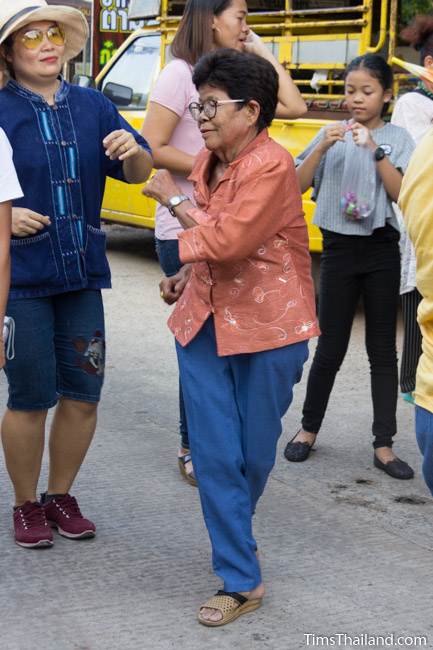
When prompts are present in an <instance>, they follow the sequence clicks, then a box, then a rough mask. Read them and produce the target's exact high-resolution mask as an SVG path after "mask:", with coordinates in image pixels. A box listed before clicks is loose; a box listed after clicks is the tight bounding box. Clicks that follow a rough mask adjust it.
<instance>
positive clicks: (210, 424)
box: [144, 49, 318, 626]
mask: <svg viewBox="0 0 433 650" xmlns="http://www.w3.org/2000/svg"><path fill="white" fill-rule="evenodd" d="M193 81H194V84H195V86H196V87H197V90H198V91H199V102H193V103H192V104H191V105H190V111H191V114H192V116H193V117H194V118H195V119H196V120H198V122H199V127H200V131H201V133H202V136H203V139H204V142H205V145H206V148H207V151H206V150H204V151H203V152H202V153H200V154H199V156H198V158H197V160H196V163H195V165H194V168H193V171H192V174H191V177H190V178H191V180H192V181H193V182H194V185H195V192H194V196H195V200H196V204H197V207H194V206H193V204H192V203H191V202H190V201H189V199H188V197H186V196H184V195H182V194H181V193H180V191H179V189H178V188H177V186H176V184H175V183H174V181H173V179H172V178H171V176H170V174H169V173H168V172H166V171H160V172H158V173H157V174H156V175H155V176H154V178H153V179H152V180H151V181H150V182H148V184H147V185H146V186H145V189H144V193H145V194H146V195H147V196H151V197H153V198H155V199H157V200H158V201H159V202H160V203H162V204H163V205H166V206H168V207H169V209H170V211H171V212H172V214H173V216H174V217H177V219H178V220H179V222H180V223H181V225H182V226H183V228H184V231H183V232H182V233H180V235H179V251H180V258H181V260H182V262H183V263H184V264H186V265H187V266H186V268H185V267H184V269H183V270H182V271H181V272H180V273H179V274H177V275H176V276H174V277H171V278H166V279H165V280H164V281H163V282H162V283H161V293H162V297H163V298H164V299H165V300H166V301H167V302H175V301H176V300H177V305H176V308H175V310H174V312H173V314H172V316H171V318H170V320H169V325H170V328H171V330H172V331H173V333H174V335H175V337H176V347H177V353H178V359H179V367H180V374H181V379H182V385H183V389H184V397H185V405H186V411H187V418H188V422H189V425H190V429H189V431H190V442H191V453H192V458H193V462H194V467H195V469H196V473H197V480H198V487H199V491H200V498H201V503H202V509H203V515H204V518H205V521H206V525H207V528H208V531H209V536H210V540H211V544H212V551H213V567H214V570H215V573H216V574H217V575H218V576H219V577H220V578H222V580H223V581H224V586H223V590H221V591H218V593H217V594H216V596H214V597H213V598H211V599H210V600H209V601H208V602H207V603H205V605H203V606H202V607H201V609H200V611H199V615H198V619H199V622H200V623H202V624H204V625H208V626H219V625H224V624H226V623H229V622H230V621H232V620H234V619H235V618H237V617H238V616H239V615H241V614H244V613H246V612H248V611H252V610H254V609H256V608H257V607H259V606H260V605H261V602H262V598H263V596H264V586H263V582H262V577H261V572H260V566H259V562H258V559H257V545H256V541H255V539H254V537H253V532H252V517H253V514H254V512H255V509H256V505H257V502H258V500H259V498H260V496H261V495H262V493H263V490H264V488H265V485H266V481H267V479H268V476H269V473H270V472H271V470H272V467H273V465H274V462H275V454H276V446H277V442H278V438H279V436H280V433H281V418H282V417H283V415H284V414H285V412H286V411H287V409H288V407H289V405H290V402H291V400H292V391H293V386H294V384H296V383H297V382H298V381H299V380H300V378H301V374H302V368H303V365H304V363H305V361H306V359H307V356H308V339H310V338H311V337H313V336H316V335H317V334H318V325H317V322H316V317H315V303H314V292H313V283H312V280H311V275H310V256H309V252H308V235H307V228H306V225H305V222H304V218H303V212H302V203H301V194H300V190H299V185H298V182H297V179H296V174H295V169H294V164H293V161H292V158H291V156H290V154H289V153H288V152H287V151H286V150H285V149H283V148H282V147H281V146H280V145H278V144H277V143H275V142H274V141H273V140H272V139H270V138H269V135H268V133H267V129H266V127H267V126H269V124H270V123H271V121H272V119H273V117H274V115H275V109H276V106H277V95H278V76H277V73H276V72H275V70H274V68H273V67H272V65H270V64H269V63H268V62H267V61H265V60H264V59H262V58H260V57H258V56H256V55H254V54H247V53H241V52H237V51H235V50H227V49H223V50H218V51H216V52H213V53H211V54H208V55H206V56H205V57H203V58H202V59H201V60H200V61H199V63H198V64H197V66H196V68H195V70H194V76H193ZM188 263H189V265H188Z"/></svg>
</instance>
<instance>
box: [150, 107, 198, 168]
mask: <svg viewBox="0 0 433 650" xmlns="http://www.w3.org/2000/svg"><path fill="white" fill-rule="evenodd" d="M179 121H180V117H179V116H178V115H177V114H176V113H175V112H174V111H171V110H170V109H168V108H166V107H165V106H162V105H161V104H158V103H156V102H152V101H151V102H149V106H148V108H147V113H146V118H145V120H144V122H143V128H142V130H141V135H142V136H143V138H144V139H145V140H147V142H148V143H149V145H150V147H151V149H152V154H153V164H154V166H155V168H156V169H167V170H168V171H169V172H171V173H172V174H176V175H177V176H185V177H187V176H189V175H190V173H191V171H192V166H193V164H194V156H190V155H189V154H187V153H185V152H184V151H181V150H180V149H177V148H176V147H172V146H171V145H170V144H169V142H170V140H171V137H172V135H173V133H174V130H175V128H176V127H177V125H178V123H179ZM197 128H198V127H197Z"/></svg>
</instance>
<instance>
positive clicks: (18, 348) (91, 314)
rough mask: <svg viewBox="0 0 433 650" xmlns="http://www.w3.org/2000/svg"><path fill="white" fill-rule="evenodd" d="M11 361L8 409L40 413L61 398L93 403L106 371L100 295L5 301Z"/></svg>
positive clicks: (96, 292) (80, 293) (84, 292)
mask: <svg viewBox="0 0 433 650" xmlns="http://www.w3.org/2000/svg"><path fill="white" fill-rule="evenodd" d="M7 315H8V316H11V317H12V318H13V319H14V320H15V357H14V358H13V359H12V360H10V361H7V363H6V367H5V372H6V376H7V379H8V383H9V400H8V408H9V409H11V410H17V411H40V410H45V409H48V408H51V407H52V406H55V405H56V404H57V401H58V399H59V397H64V398H67V399H71V400H78V401H82V402H90V403H96V402H99V400H100V397H101V389H102V384H103V382H104V366H105V326H104V309H103V304H102V296H101V292H100V291H99V290H80V291H70V292H67V293H61V294H57V295H55V296H47V297H42V298H40V297H38V298H18V299H13V300H9V302H8V306H7Z"/></svg>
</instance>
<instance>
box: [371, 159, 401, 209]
mask: <svg viewBox="0 0 433 650" xmlns="http://www.w3.org/2000/svg"><path fill="white" fill-rule="evenodd" d="M377 171H378V172H379V174H380V178H381V179H382V183H383V186H384V188H385V190H386V193H387V194H388V196H389V198H390V199H391V200H392V201H394V202H397V200H398V196H399V194H400V189H401V184H402V181H403V176H402V174H401V172H400V171H399V170H398V169H396V168H395V167H394V165H393V164H392V163H391V162H390V160H389V158H387V157H385V158H383V160H381V161H379V162H378V163H377Z"/></svg>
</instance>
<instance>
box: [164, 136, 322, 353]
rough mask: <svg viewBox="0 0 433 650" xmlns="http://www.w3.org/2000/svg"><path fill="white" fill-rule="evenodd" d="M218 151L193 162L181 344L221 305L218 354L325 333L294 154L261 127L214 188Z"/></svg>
mask: <svg viewBox="0 0 433 650" xmlns="http://www.w3.org/2000/svg"><path fill="white" fill-rule="evenodd" d="M212 155H213V154H211V153H210V152H209V151H207V150H204V151H203V152H202V153H200V154H199V156H198V158H197V160H196V163H195V165H194V169H193V172H192V174H191V177H190V178H191V179H192V180H193V181H194V184H195V192H194V197H195V201H196V205H197V207H196V208H192V209H191V210H190V215H191V217H193V218H194V220H195V221H196V222H197V223H198V225H197V226H195V227H194V228H190V229H188V230H184V231H183V232H182V233H181V234H180V235H179V254H180V259H181V260H182V262H184V263H187V262H191V263H192V272H191V277H190V279H189V281H188V283H187V285H186V287H185V290H184V292H183V294H182V296H181V297H180V299H179V300H178V302H177V304H176V307H175V309H174V311H173V313H172V315H171V317H170V320H169V326H170V329H171V331H172V332H173V334H174V335H175V337H176V339H177V340H178V341H179V343H180V344H181V345H183V346H185V345H188V343H189V342H190V341H192V339H193V338H194V337H195V336H196V335H197V333H198V332H199V331H200V329H201V327H202V325H203V323H204V322H205V321H206V319H207V318H208V317H209V315H210V314H213V316H214V321H215V332H216V340H217V349H218V355H219V356H226V355H231V354H239V353H243V352H260V351H262V350H272V349H274V348H279V347H282V346H284V345H289V344H291V343H297V342H299V341H304V340H306V339H310V338H312V337H313V336H317V335H318V334H319V326H318V324H317V320H316V305H315V298H314V287H313V281H312V279H311V258H310V253H309V250H308V231H307V226H306V223H305V220H304V213H303V211H302V197H301V191H300V189H299V182H298V179H297V176H296V172H295V166H294V163H293V159H292V157H291V155H290V154H289V153H288V152H287V151H286V150H285V149H284V148H283V147H281V146H280V145H279V144H277V143H276V142H275V141H274V140H271V138H269V136H268V133H267V131H266V130H265V131H262V132H261V133H260V134H259V135H258V136H257V137H256V138H255V140H253V142H251V143H250V144H249V145H248V146H247V147H246V148H245V149H244V150H243V151H242V152H241V153H240V155H239V156H238V158H236V159H235V160H234V161H233V162H232V163H230V165H229V166H228V168H227V169H226V171H225V173H224V176H223V177H222V178H221V179H220V181H219V183H218V185H217V186H216V188H215V189H214V190H213V191H212V193H210V192H209V188H208V185H207V179H208V175H209V166H210V163H211V158H212Z"/></svg>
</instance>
